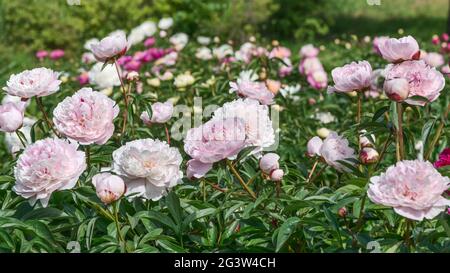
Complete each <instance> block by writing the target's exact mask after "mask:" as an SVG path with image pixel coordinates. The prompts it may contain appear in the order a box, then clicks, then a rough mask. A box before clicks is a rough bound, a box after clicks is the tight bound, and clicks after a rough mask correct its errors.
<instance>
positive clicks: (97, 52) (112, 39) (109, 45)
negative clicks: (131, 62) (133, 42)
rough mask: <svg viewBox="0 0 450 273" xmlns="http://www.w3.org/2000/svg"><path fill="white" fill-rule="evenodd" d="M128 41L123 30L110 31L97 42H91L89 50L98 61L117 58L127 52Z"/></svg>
mask: <svg viewBox="0 0 450 273" xmlns="http://www.w3.org/2000/svg"><path fill="white" fill-rule="evenodd" d="M127 47H128V42H127V38H126V37H125V34H124V33H123V32H117V33H112V34H111V35H109V36H107V37H105V38H103V39H102V40H101V41H99V42H97V43H96V42H93V43H92V44H91V50H92V53H93V54H94V56H95V58H96V59H97V61H99V62H103V63H104V62H107V61H110V60H111V59H113V58H119V57H120V56H122V55H124V54H125V53H126V52H127Z"/></svg>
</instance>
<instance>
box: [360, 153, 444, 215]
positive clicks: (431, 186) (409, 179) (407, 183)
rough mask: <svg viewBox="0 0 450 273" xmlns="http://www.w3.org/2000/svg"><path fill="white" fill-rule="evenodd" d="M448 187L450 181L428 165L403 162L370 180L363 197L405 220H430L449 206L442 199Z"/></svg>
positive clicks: (417, 161)
mask: <svg viewBox="0 0 450 273" xmlns="http://www.w3.org/2000/svg"><path fill="white" fill-rule="evenodd" d="M449 187H450V178H448V177H444V176H442V175H441V174H440V173H439V172H438V171H437V170H436V169H435V168H434V167H433V165H432V164H431V163H430V162H425V161H420V160H403V161H399V162H397V164H395V165H394V166H391V167H389V168H388V169H387V170H386V172H385V173H382V174H380V175H379V176H374V177H372V178H371V179H370V185H369V189H368V191H367V196H368V197H369V198H370V200H372V202H374V203H377V204H380V205H384V206H389V207H393V208H394V211H395V212H396V213H398V214H400V215H402V216H404V217H406V218H409V219H412V220H417V221H422V220H423V219H424V218H426V219H433V218H434V217H436V216H437V215H439V213H441V212H442V211H445V209H446V207H447V206H450V200H447V199H446V198H444V197H443V196H442V193H443V192H444V191H445V190H447V189H448V188H449Z"/></svg>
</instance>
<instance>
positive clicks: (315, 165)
mask: <svg viewBox="0 0 450 273" xmlns="http://www.w3.org/2000/svg"><path fill="white" fill-rule="evenodd" d="M318 164H319V159H317V160H316V162H314V165H313V166H312V169H311V171H310V172H309V174H308V178H307V179H306V183H308V182H310V180H311V177H312V175H313V174H314V171H315V170H316V167H317V165H318Z"/></svg>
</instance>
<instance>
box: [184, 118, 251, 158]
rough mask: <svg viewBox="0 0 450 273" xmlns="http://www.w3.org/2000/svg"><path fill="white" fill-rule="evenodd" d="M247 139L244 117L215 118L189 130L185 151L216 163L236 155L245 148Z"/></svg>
mask: <svg viewBox="0 0 450 273" xmlns="http://www.w3.org/2000/svg"><path fill="white" fill-rule="evenodd" d="M245 140H246V136H245V122H244V121H243V120H242V119H240V118H227V119H223V120H222V119H219V120H214V119H213V120H210V121H208V122H206V123H205V124H203V125H202V126H200V127H197V128H192V129H190V130H189V131H188V132H187V135H186V138H185V140H184V151H185V152H186V153H187V154H188V155H189V156H190V157H192V158H193V159H196V160H198V161H200V162H202V163H214V162H218V161H220V160H222V159H225V158H229V157H234V156H236V155H237V154H238V153H239V152H240V151H241V150H242V149H243V148H244V146H245V144H246V143H245Z"/></svg>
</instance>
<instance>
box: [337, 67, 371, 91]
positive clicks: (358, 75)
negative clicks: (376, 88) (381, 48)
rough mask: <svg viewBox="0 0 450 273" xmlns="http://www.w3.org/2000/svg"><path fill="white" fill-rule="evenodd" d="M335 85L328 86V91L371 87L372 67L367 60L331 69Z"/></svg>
mask: <svg viewBox="0 0 450 273" xmlns="http://www.w3.org/2000/svg"><path fill="white" fill-rule="evenodd" d="M331 76H332V77H333V81H334V86H333V87H331V86H329V87H328V93H334V92H352V91H362V90H365V89H368V88H370V85H371V80H372V67H371V66H370V63H369V62H367V61H360V62H352V63H350V64H346V65H344V66H342V67H336V68H334V69H333V70H332V71H331Z"/></svg>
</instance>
